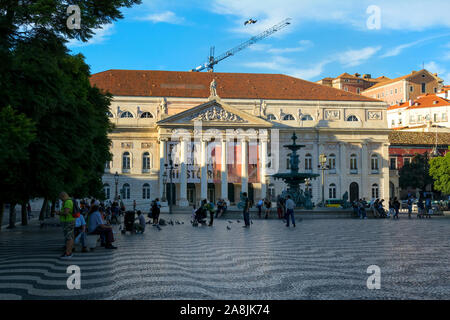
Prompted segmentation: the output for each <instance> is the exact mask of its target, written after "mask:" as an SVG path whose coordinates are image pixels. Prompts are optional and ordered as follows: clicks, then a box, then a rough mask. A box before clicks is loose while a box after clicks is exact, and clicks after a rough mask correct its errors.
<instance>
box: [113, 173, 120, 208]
mask: <svg viewBox="0 0 450 320" xmlns="http://www.w3.org/2000/svg"><path fill="white" fill-rule="evenodd" d="M114 183H115V184H116V191H115V193H114V200H115V201H117V185H118V184H119V173H118V172H117V171H116V173H115V174H114Z"/></svg>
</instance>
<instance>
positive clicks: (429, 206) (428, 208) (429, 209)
mask: <svg viewBox="0 0 450 320" xmlns="http://www.w3.org/2000/svg"><path fill="white" fill-rule="evenodd" d="M432 213H433V206H432V202H431V197H430V196H429V195H427V197H426V199H425V217H426V218H428V219H431V214H432Z"/></svg>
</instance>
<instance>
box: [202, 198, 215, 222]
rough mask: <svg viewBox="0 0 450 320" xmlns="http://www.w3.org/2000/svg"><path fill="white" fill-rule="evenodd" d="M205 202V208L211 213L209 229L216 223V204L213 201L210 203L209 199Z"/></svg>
mask: <svg viewBox="0 0 450 320" xmlns="http://www.w3.org/2000/svg"><path fill="white" fill-rule="evenodd" d="M203 201H204V205H203V206H204V208H205V210H206V211H209V224H208V226H209V227H212V225H213V222H214V211H215V209H214V203H213V202H212V201H210V202H208V200H207V199H205V200H203Z"/></svg>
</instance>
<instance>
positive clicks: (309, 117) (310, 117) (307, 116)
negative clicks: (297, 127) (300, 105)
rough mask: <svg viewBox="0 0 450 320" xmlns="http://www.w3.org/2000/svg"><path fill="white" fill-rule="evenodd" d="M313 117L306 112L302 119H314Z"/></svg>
mask: <svg viewBox="0 0 450 320" xmlns="http://www.w3.org/2000/svg"><path fill="white" fill-rule="evenodd" d="M313 120H314V119H313V117H312V116H311V115H310V114H304V115H303V116H302V121H313Z"/></svg>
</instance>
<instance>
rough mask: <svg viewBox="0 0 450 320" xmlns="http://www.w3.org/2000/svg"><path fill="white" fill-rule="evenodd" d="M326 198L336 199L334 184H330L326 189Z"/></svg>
mask: <svg viewBox="0 0 450 320" xmlns="http://www.w3.org/2000/svg"><path fill="white" fill-rule="evenodd" d="M328 198H329V199H336V185H335V184H334V183H332V184H330V186H329V187H328Z"/></svg>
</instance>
